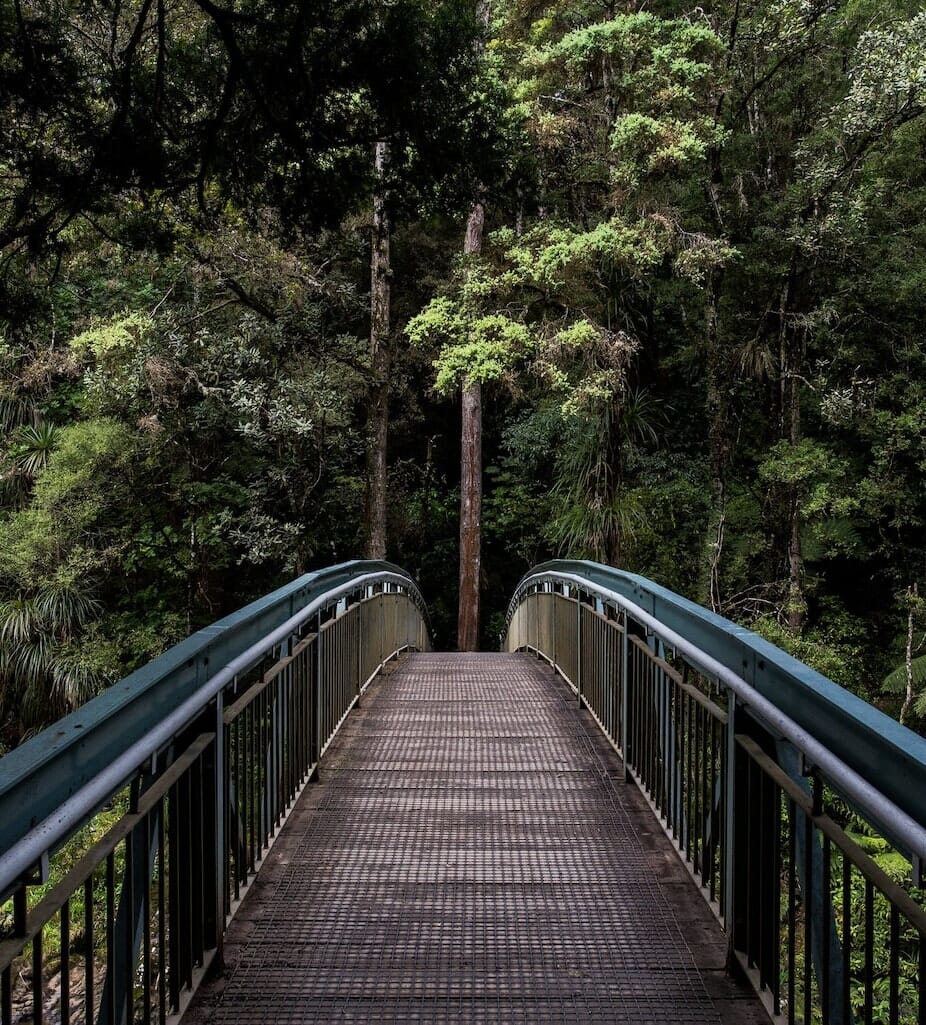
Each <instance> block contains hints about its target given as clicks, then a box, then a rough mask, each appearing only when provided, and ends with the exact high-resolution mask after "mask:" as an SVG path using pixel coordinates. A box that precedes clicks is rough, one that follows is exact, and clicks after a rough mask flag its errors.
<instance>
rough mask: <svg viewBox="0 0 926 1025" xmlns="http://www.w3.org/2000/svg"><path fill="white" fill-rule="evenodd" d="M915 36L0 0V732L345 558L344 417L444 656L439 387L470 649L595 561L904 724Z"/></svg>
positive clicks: (537, 11) (447, 596)
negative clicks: (736, 627)
mask: <svg viewBox="0 0 926 1025" xmlns="http://www.w3.org/2000/svg"><path fill="white" fill-rule="evenodd" d="M918 7H919V5H917V4H915V3H905V2H899V0H887V2H875V0H852V2H836V0H833V2H823V0H769V2H761V3H746V2H733V0H729V2H727V0H724V2H718V3H711V4H707V5H702V6H699V7H689V6H686V5H684V4H678V3H671V2H659V3H655V4H646V5H644V4H634V3H626V4H615V3H593V2H573V3H540V2H536V3H534V2H530V0H504V2H496V3H493V4H492V6H491V9H487V8H485V7H484V6H481V5H474V4H473V3H471V2H469V0H466V2H464V0H379V2H370V0H340V2H333V0H320V2H317V3H312V4H303V3H296V2H288V0H276V2H270V0H237V2H235V3H233V4H229V5H228V6H219V5H216V4H214V3H212V2H211V0H141V2H138V0H130V2H122V3H116V4H112V3H105V2H101V0H80V2H78V0H0V254H2V255H0V422H2V452H0V488H2V490H0V735H2V744H3V745H5V746H10V745H12V744H15V743H17V742H19V741H20V740H21V739H22V738H23V736H25V735H28V734H29V733H30V732H32V731H34V730H35V729H37V728H39V727H41V726H42V725H43V724H45V723H47V722H48V721H50V720H51V719H53V718H54V717H56V716H57V715H60V714H61V713H63V712H65V711H67V710H68V709H70V708H72V707H74V706H75V705H76V704H78V703H79V702H81V701H83V700H85V699H87V698H88V697H90V696H91V695H93V694H94V693H96V692H98V691H99V690H100V689H102V688H104V687H105V686H107V685H108V684H109V683H111V682H113V681H114V680H116V679H118V678H120V677H121V676H122V675H124V674H125V673H126V672H128V671H130V670H131V669H133V668H135V667H136V666H138V665H140V664H142V663H143V662H145V661H147V660H148V659H150V658H151V657H153V656H155V655H157V654H158V653H159V652H161V651H162V650H164V648H165V647H167V646H169V645H170V644H172V643H174V642H176V641H178V640H180V639H182V638H183V637H184V636H186V635H187V634H188V633H189V632H191V631H192V630H194V629H196V628H197V627H199V626H201V625H204V624H205V623H208V622H210V621H212V620H214V619H216V618H217V617H219V616H220V615H222V614H223V613H225V612H227V611H229V610H230V609H232V608H236V607H238V606H240V605H241V604H243V603H244V602H246V601H247V600H249V599H251V598H253V597H255V596H258V595H260V594H263V593H265V592H266V591H268V590H270V589H271V588H273V587H274V586H275V585H277V584H279V583H281V582H282V581H284V580H286V579H288V578H290V577H292V576H293V575H294V574H297V573H301V572H304V571H306V570H308V569H311V568H315V567H319V566H324V565H329V564H331V563H335V562H339V561H344V560H347V559H352V558H357V557H360V556H362V555H363V554H364V552H365V551H367V550H369V546H370V533H371V512H370V510H371V499H370V491H371V489H370V481H371V475H372V474H373V470H372V468H371V467H373V465H374V463H373V462H371V455H372V454H375V452H374V451H373V450H374V449H375V445H373V443H372V439H373V435H374V434H375V430H374V427H375V423H374V421H375V418H376V412H375V411H376V410H377V409H378V408H381V409H385V410H387V411H388V420H389V430H388V446H387V448H386V449H385V452H386V465H387V478H386V482H385V484H386V496H387V501H386V523H385V538H386V540H385V544H386V554H387V556H388V557H389V558H390V559H392V560H393V561H395V562H397V563H399V564H400V565H402V566H403V567H404V568H405V569H407V570H408V571H409V572H411V573H412V574H413V575H414V576H416V577H417V578H418V580H419V583H420V584H421V587H422V590H423V591H424V593H425V595H426V597H427V598H428V600H429V603H430V606H431V611H432V617H433V621H434V627H435V631H436V641H437V644H438V645H442V646H445V647H452V646H453V645H454V644H455V631H456V596H457V581H458V555H459V545H460V527H459V524H460V431H461V412H460V410H461V401H460V395H461V393H462V392H466V391H467V390H472V389H473V388H476V387H478V389H479V392H480V394H481V399H482V430H483V441H482V461H483V486H484V495H483V504H482V514H481V531H482V576H481V591H482V604H483V617H482V627H481V629H482V644H483V645H484V646H485V647H494V646H495V645H496V643H497V635H498V633H499V631H500V629H501V627H502V625H503V615H504V608H505V603H506V601H507V598H508V595H509V594H510V593H511V591H512V589H513V587H514V585H515V583H516V582H517V580H518V579H519V577H520V576H521V575H522V574H523V573H524V572H525V571H526V570H527V569H528V568H530V566H532V565H533V564H535V563H536V562H538V561H540V560H542V559H544V558H547V557H550V556H554V555H564V556H570V557H578V558H592V559H597V560H600V561H605V562H610V563H612V564H615V565H619V566H621V567H622V568H625V569H628V570H631V571H633V572H637V573H642V574H644V575H645V576H648V577H650V578H652V579H654V580H656V581H658V582H659V583H661V584H664V585H665V586H668V587H670V588H672V589H674V590H676V591H678V592H680V593H682V594H685V595H687V596H689V597H691V598H693V599H695V600H697V601H699V602H701V603H703V604H705V605H707V606H708V607H710V608H713V609H715V610H716V611H718V612H721V613H722V614H724V615H726V616H728V617H730V618H732V619H734V620H736V621H738V622H740V623H744V624H746V625H748V626H750V627H751V628H753V629H756V630H758V631H759V632H760V633H762V634H763V635H765V636H767V637H769V638H770V639H771V640H773V641H774V642H775V643H778V644H780V645H782V646H784V647H786V648H788V649H789V650H791V651H793V652H794V653H795V654H796V655H797V656H798V657H800V658H802V659H804V660H805V661H807V662H808V663H809V664H811V665H813V666H815V667H816V668H818V669H820V670H821V671H822V672H824V673H825V674H827V675H828V676H830V677H832V678H833V679H834V680H836V681H837V682H839V683H841V684H843V685H844V686H846V687H848V688H850V689H851V690H853V691H855V692H857V693H860V694H861V695H862V696H864V697H866V698H867V699H869V700H872V701H874V702H876V703H877V704H879V705H880V706H881V707H883V708H885V709H886V710H888V711H889V712H891V713H892V714H894V715H897V716H899V717H902V718H903V719H904V720H905V721H906V722H908V723H909V724H910V725H913V726H914V727H916V728H919V729H923V727H924V724H926V605H924V600H926V598H924V595H926V530H924V519H926V373H924V370H926V365H924V364H926V343H924V326H923V325H924V309H926V299H924V284H926V217H924V213H926V159H924V158H926V118H924V116H923V114H924V109H926V108H924V98H926V14H924V13H923V12H922V11H920V10H919V9H918ZM486 23H487V27H486ZM477 210H478V211H481V213H480V216H483V215H484V229H483V231H482V235H481V240H480V241H481V244H480V246H479V247H475V248H474V247H473V246H468V247H467V248H468V252H467V253H465V254H464V251H463V250H464V246H463V240H464V228H465V227H466V226H467V223H469V224H470V225H472V223H473V215H474V211H477ZM371 250H372V252H373V254H374V259H373V268H372V271H373V281H372V286H371ZM377 252H378V254H379V257H378V258H379V263H378V264H377V260H376V258H375V254H376V253H377ZM384 261H385V262H384ZM377 281H379V285H380V290H379V293H377ZM384 283H385V285H386V286H388V287H387V289H386V292H385V293H384V292H383V291H382V286H383V285H384ZM384 296H385V301H386V306H385V310H386V318H385V320H384V319H383V309H384V307H383V299H384ZM377 303H378V305H377ZM0 750H2V748H0Z"/></svg>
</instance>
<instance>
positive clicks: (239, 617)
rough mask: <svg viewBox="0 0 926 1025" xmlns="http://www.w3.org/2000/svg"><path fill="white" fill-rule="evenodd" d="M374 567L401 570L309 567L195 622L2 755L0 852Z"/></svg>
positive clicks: (383, 565) (372, 564)
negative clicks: (231, 667)
mask: <svg viewBox="0 0 926 1025" xmlns="http://www.w3.org/2000/svg"><path fill="white" fill-rule="evenodd" d="M376 572H391V573H400V574H402V570H400V569H398V567H396V566H393V565H392V564H391V563H388V562H372V561H371V562H360V561H357V562H346V563H342V564H341V565H338V566H332V567H330V568H328V569H323V570H318V571H316V572H314V573H307V574H305V575H304V576H302V577H299V578H298V579H297V580H294V581H292V582H291V583H289V584H286V585H285V586H283V587H281V588H279V589H278V590H276V591H274V592H272V593H271V594H268V595H265V596H264V597H263V598H259V599H258V600H257V601H254V602H252V603H251V604H250V605H246V606H245V607H244V608H241V609H238V610H237V611H236V612H233V613H231V614H230V615H228V616H226V617H225V618H224V619H220V620H218V621H217V622H215V623H213V624H211V625H210V626H207V627H205V628H203V629H202V630H199V631H198V632H197V633H195V634H193V635H192V636H191V637H188V638H187V639H186V640H184V641H181V642H180V644H177V645H175V646H174V647H173V648H171V649H169V650H168V651H166V652H165V653H164V654H163V655H161V656H160V657H159V658H156V659H154V660H153V661H151V662H149V663H148V664H147V665H144V666H142V667H141V668H140V669H138V670H136V671H135V672H134V673H132V674H131V675H129V676H127V677H125V679H123V680H120V681H119V682H118V683H116V684H113V686H112V687H109V688H108V689H107V690H106V691H104V692H103V693H102V694H100V695H99V696H97V697H96V698H94V699H93V700H92V701H89V702H87V704H85V705H83V706H82V707H81V708H79V709H77V711H75V712H72V713H71V714H70V715H68V716H65V718H63V719H60V720H59V721H58V722H56V723H55V724H54V725H53V726H51V727H49V728H48V729H46V730H44V731H43V732H42V733H40V734H38V735H37V736H35V737H33V738H32V739H30V740H28V741H26V743H24V744H22V745H21V746H20V747H18V748H15V749H14V750H13V751H11V752H10V753H9V754H8V755H6V756H5V757H4V758H2V759H0V853H2V852H5V851H8V850H10V849H11V848H12V847H13V845H14V844H15V843H16V842H17V841H19V840H20V839H22V837H23V836H25V835H26V834H27V833H28V832H29V831H30V830H31V829H32V828H33V827H35V826H36V825H38V824H39V823H40V822H42V821H44V820H45V819H46V818H47V817H48V816H49V815H51V814H52V813H53V812H54V811H55V809H56V808H58V807H59V806H60V805H62V804H63V803H64V802H65V801H66V800H67V799H68V798H69V797H71V796H72V795H73V794H74V793H76V792H77V791H78V790H80V789H81V787H83V786H84V785H85V784H87V783H88V782H89V781H90V780H92V779H93V778H94V777H95V776H96V775H98V773H99V772H101V771H102V769H104V768H105V767H106V766H107V765H109V764H110V763H112V762H113V761H115V759H116V758H117V757H118V756H119V755H120V754H122V753H123V752H125V751H127V750H128V749H129V748H131V746H132V745H133V744H134V743H136V742H138V741H139V740H140V739H141V738H143V737H144V736H145V734H146V733H148V732H149V730H150V729H151V728H153V727H154V726H155V725H156V724H157V723H158V722H160V721H161V720H162V719H164V718H165V716H166V715H167V714H168V713H170V712H171V711H173V710H174V709H175V708H177V707H178V706H179V705H180V704H181V703H182V702H183V701H184V700H185V699H186V698H188V697H189V696H190V695H191V694H193V693H195V691H196V690H197V689H198V688H199V687H200V686H202V685H203V684H204V683H205V682H206V681H207V680H208V679H209V678H210V677H211V676H213V675H215V673H216V672H218V671H219V670H220V669H221V668H222V667H223V666H224V665H227V664H228V663H229V662H231V661H232V659H234V658H235V657H236V656H238V655H240V654H242V653H243V652H245V651H247V649H248V648H250V647H251V645H253V644H255V643H257V642H258V641H260V640H261V639H262V638H263V637H266V636H267V635H268V634H270V633H272V632H273V630H274V629H275V628H276V627H278V626H280V625H282V624H283V623H285V622H286V621H287V620H288V619H290V618H291V617H292V616H293V615H295V614H296V613H297V612H299V610H300V609H302V608H305V607H306V606H307V605H309V604H310V603H311V602H312V601H314V600H315V599H316V598H318V597H320V596H321V595H323V594H324V593H325V592H326V591H330V590H333V589H334V588H336V587H339V586H341V585H342V584H347V583H349V582H350V581H351V580H352V579H354V578H359V577H361V576H363V575H364V574H368V573H376ZM403 575H404V574H403Z"/></svg>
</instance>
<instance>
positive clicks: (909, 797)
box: [506, 561, 926, 875]
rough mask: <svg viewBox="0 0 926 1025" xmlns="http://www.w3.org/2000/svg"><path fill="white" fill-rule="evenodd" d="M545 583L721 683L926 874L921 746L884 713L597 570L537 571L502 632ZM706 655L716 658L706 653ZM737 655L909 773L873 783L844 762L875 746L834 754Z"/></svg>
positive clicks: (871, 771)
mask: <svg viewBox="0 0 926 1025" xmlns="http://www.w3.org/2000/svg"><path fill="white" fill-rule="evenodd" d="M587 568H588V569H592V570H593V573H590V572H587ZM583 570H586V572H583ZM609 580H610V581H611V582H613V583H614V584H623V585H624V593H621V591H619V590H618V589H617V587H616V586H608V583H607V581H609ZM545 582H558V583H564V584H566V585H568V586H570V587H575V588H577V589H580V590H583V591H584V592H586V593H587V594H589V595H592V596H595V597H597V598H599V599H600V600H602V601H603V602H604V603H606V604H610V605H613V606H614V607H615V608H620V609H623V610H625V611H628V612H629V613H630V614H631V615H632V616H633V617H634V618H635V619H636V620H638V622H640V623H641V625H643V626H644V627H645V628H646V629H647V630H649V631H651V632H652V633H653V634H654V635H655V636H657V637H658V638H659V639H660V640H661V641H662V642H663V643H664V644H665V645H667V646H668V647H670V648H673V649H675V650H677V651H679V652H681V653H682V654H683V655H684V657H685V658H686V659H687V660H688V661H689V662H690V663H691V664H692V666H694V667H695V668H697V669H698V670H699V671H700V672H702V673H704V674H705V675H706V676H708V677H710V678H712V679H714V680H716V681H718V682H720V683H723V684H724V686H726V687H728V688H729V689H730V690H731V691H733V692H734V693H735V694H736V696H737V698H738V699H739V700H740V701H741V702H742V703H743V704H744V705H746V706H747V707H749V708H750V709H752V710H753V711H754V712H755V713H756V714H757V715H758V716H759V717H760V718H761V719H762V720H763V721H764V722H765V723H766V724H767V725H768V726H769V727H770V729H771V730H773V731H774V732H777V733H778V734H779V735H780V737H781V738H783V739H786V740H788V741H789V742H790V743H792V744H793V745H794V746H795V747H796V748H797V749H798V750H799V751H800V752H802V753H803V755H804V757H805V760H806V761H807V762H808V764H809V765H813V766H816V767H817V768H819V769H820V771H821V772H822V773H823V774H824V775H826V777H827V778H828V780H829V781H830V782H831V783H832V785H833V786H834V787H835V789H837V790H838V791H839V792H840V793H842V795H843V796H844V797H845V798H846V799H847V800H849V801H850V802H851V803H853V804H855V805H856V806H857V808H858V810H859V811H861V812H862V813H863V814H865V815H866V816H868V817H869V818H870V821H872V822H874V823H877V824H878V825H879V826H880V827H881V828H883V829H885V830H886V831H887V832H888V833H889V839H891V840H892V841H894V843H895V846H898V847H899V848H900V849H901V850H902V851H903V852H904V853H905V854H906V855H907V856H908V857H909V858H910V859H911V861H912V862H913V863H914V871H915V874H916V875H919V874H921V873H922V872H923V870H924V867H926V739H924V738H922V737H920V736H919V735H917V734H915V733H914V732H913V731H912V730H909V729H907V728H906V727H904V726H901V725H900V724H899V723H897V722H896V721H895V720H893V719H891V718H890V717H889V716H886V715H884V713H883V712H880V711H879V710H878V709H875V708H873V707H872V706H871V705H868V704H867V703H866V702H863V701H862V699H861V698H858V697H856V696H855V695H853V694H850V693H849V692H848V691H846V690H845V689H844V688H842V687H839V685H838V684H835V683H833V681H832V680H828V679H827V678H826V677H823V676H822V675H820V674H819V673H816V672H815V671H814V670H812V669H810V668H809V667H808V666H805V665H804V664H803V663H800V662H798V661H797V660H796V659H793V658H792V657H791V656H789V655H787V653H786V652H783V651H781V650H780V649H777V648H775V647H774V646H773V645H770V644H769V643H768V642H767V641H765V640H764V639H763V638H761V637H759V636H758V635H757V634H754V633H752V632H751V631H749V630H746V629H745V628H743V627H739V626H737V625H736V624H734V623H732V622H730V621H729V620H726V619H723V618H722V617H721V616H718V615H716V614H714V613H711V612H708V611H707V610H706V609H701V608H699V607H698V606H696V605H694V604H693V603H691V602H688V601H687V600H686V599H684V598H681V597H680V596H679V595H675V594H673V593H672V592H671V591H667V590H666V589H665V588H661V587H660V586H659V585H657V584H654V583H653V582H652V581H648V580H646V579H645V578H643V577H639V576H636V575H634V574H630V573H624V572H622V571H620V570H615V569H612V568H610V567H605V566H601V565H598V564H595V563H592V564H589V563H581V562H564V561H558V562H553V563H546V564H544V565H541V566H538V567H536V569H534V570H532V571H531V572H530V573H528V574H527V575H526V576H525V577H524V578H523V579H522V580H521V582H520V583H519V584H518V587H517V589H516V590H515V592H514V595H513V596H512V599H511V602H510V603H509V606H508V612H507V617H506V626H507V625H508V624H509V623H510V622H511V618H512V615H513V614H514V610H515V609H516V608H517V606H518V604H519V603H520V600H521V596H522V595H523V594H524V593H525V592H526V591H529V590H530V589H531V588H533V587H537V586H539V585H541V584H543V583H545ZM627 591H630V593H632V594H634V596H635V597H637V598H638V599H642V600H646V597H647V596H649V597H650V598H651V599H652V598H656V599H658V601H659V602H661V603H662V610H664V609H665V607H666V606H667V605H671V606H674V608H675V610H676V613H677V615H676V622H677V623H681V624H684V623H685V622H686V621H687V622H692V621H693V622H695V623H697V625H698V628H699V629H698V630H697V631H696V634H697V640H692V639H691V634H692V633H693V632H695V631H692V630H690V629H689V630H688V631H687V633H688V636H686V635H685V634H684V633H682V632H680V631H681V630H682V629H684V625H681V626H680V627H679V628H673V627H672V626H670V625H668V624H667V622H666V619H667V618H668V617H666V616H665V615H663V617H662V618H660V617H659V616H657V615H654V614H652V612H648V611H647V610H646V609H645V608H643V607H642V606H641V604H640V603H639V601H634V600H632V599H631V598H629V597H628V596H627ZM653 604H655V602H653ZM683 617H684V618H683ZM718 635H719V636H718ZM724 642H733V643H735V645H736V649H737V650H735V651H733V652H732V657H731V651H730V648H729V647H728V648H727V650H726V652H722V651H721V650H719V649H722V647H723V646H724ZM711 647H713V648H714V649H715V650H714V651H711V650H710V649H711ZM743 648H749V649H751V650H752V651H753V652H754V653H755V655H756V656H757V662H756V666H755V668H756V669H758V670H759V671H760V672H761V670H762V669H764V668H765V667H766V666H767V665H768V663H769V662H770V661H771V660H772V659H775V660H776V662H777V667H778V668H781V669H783V670H784V671H785V672H789V673H790V674H791V676H792V677H793V680H794V682H795V683H797V684H801V683H803V684H804V685H806V686H813V687H814V688H815V690H816V692H817V694H821V693H822V694H823V695H824V696H825V697H826V699H827V700H828V701H829V702H830V703H831V705H832V710H833V713H834V714H835V713H836V712H838V713H839V714H840V715H841V716H842V717H843V718H844V719H851V718H852V717H853V713H854V715H855V717H856V720H857V722H858V725H859V728H860V729H861V728H862V727H864V729H865V730H866V732H867V733H869V734H870V732H871V731H872V730H873V729H877V730H880V731H881V732H880V736H882V737H889V738H890V741H889V742H888V741H887V740H886V741H885V747H886V748H887V747H889V752H888V753H887V754H886V755H885V758H888V757H890V756H891V755H893V754H894V752H895V751H897V750H902V751H903V754H904V757H905V763H906V767H907V769H908V771H907V772H906V773H903V774H901V773H900V772H899V771H898V770H899V768H900V766H899V765H894V766H893V768H894V774H892V775H891V776H890V777H887V778H885V777H884V774H883V772H882V773H881V774H880V775H881V778H880V779H878V778H877V775H878V770H879V769H880V768H881V763H880V760H879V761H876V762H875V764H874V765H872V763H871V761H868V760H866V759H865V757H864V754H863V755H862V756H856V757H855V758H853V759H851V760H850V759H849V758H847V757H845V756H844V752H845V751H846V750H850V751H851V750H852V748H853V740H854V746H855V747H859V746H861V747H862V748H863V750H867V748H868V747H870V745H871V743H872V742H874V743H877V739H874V741H872V738H871V737H870V736H869V738H868V742H867V744H866V745H860V744H859V737H858V735H855V736H851V737H849V738H847V742H846V743H845V744H844V745H841V746H842V750H841V751H840V752H839V753H837V751H835V750H834V749H833V747H832V746H831V745H830V744H828V743H826V742H825V741H824V740H821V739H820V736H819V734H820V733H821V732H825V731H823V730H821V729H820V727H822V726H824V725H825V724H824V723H822V722H820V721H819V720H814V727H815V728H810V727H809V726H808V725H806V724H805V723H801V722H799V721H798V720H797V718H796V717H794V716H792V715H791V714H789V710H787V709H786V708H784V707H782V703H781V701H780V699H779V700H778V701H776V700H774V699H773V698H772V697H770V696H769V695H768V694H767V693H765V694H763V693H762V691H760V690H759V688H758V687H757V686H755V685H754V684H753V683H750V682H748V681H747V680H746V679H745V678H744V675H743V674H741V673H738V672H736V671H735V670H734V669H732V668H731V666H730V661H732V660H733V659H736V660H738V661H739V663H740V664H741V665H745V666H748V664H749V663H748V661H746V660H744V659H743V657H742V649H743ZM722 654H727V660H726V661H723V660H722ZM718 656H720V657H718ZM760 663H763V664H760ZM788 663H790V665H789V664H788ZM859 706H861V708H860V707H859ZM860 712H861V713H862V714H860ZM911 769H912V771H911ZM896 775H902V779H901V780H900V781H898V780H897V778H896Z"/></svg>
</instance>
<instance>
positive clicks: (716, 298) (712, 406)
mask: <svg viewBox="0 0 926 1025" xmlns="http://www.w3.org/2000/svg"><path fill="white" fill-rule="evenodd" d="M721 281H722V272H721V271H719V270H717V271H714V273H713V274H712V275H711V280H710V283H709V285H708V290H707V298H706V301H705V320H706V328H707V330H706V335H707V337H706V343H707V345H706V348H707V353H706V355H707V360H706V372H707V416H708V451H709V458H710V486H711V508H710V513H709V516H708V526H707V538H706V544H705V565H706V568H707V581H706V586H705V587H704V591H705V595H704V597H705V599H706V601H707V602H709V603H710V607H711V609H713V611H714V612H720V611H721V607H722V601H721V595H720V558H721V555H722V553H723V541H724V530H725V528H726V479H727V459H728V450H729V444H728V436H727V432H728V426H727V401H726V396H725V390H724V383H725V367H724V366H723V363H722V360H721V353H720V337H719V331H718V305H719V303H720V287H721Z"/></svg>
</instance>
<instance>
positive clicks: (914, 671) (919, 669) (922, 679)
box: [881, 655, 926, 709]
mask: <svg viewBox="0 0 926 1025" xmlns="http://www.w3.org/2000/svg"><path fill="white" fill-rule="evenodd" d="M910 669H911V675H912V677H913V686H914V687H915V688H916V689H919V688H920V687H926V655H918V656H917V657H916V658H915V659H913V661H912V663H911V665H910ZM881 689H882V690H884V691H885V692H886V693H888V694H903V692H904V691H905V690H906V689H907V667H906V665H899V666H898V667H897V668H896V669H894V670H893V671H892V672H890V673H888V674H887V676H885V677H884V681H883V682H882V684H881ZM923 701H926V690H924V691H923V694H922V695H920V697H919V698H918V699H917V706H919V704H920V702H923ZM924 709H926V706H924Z"/></svg>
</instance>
